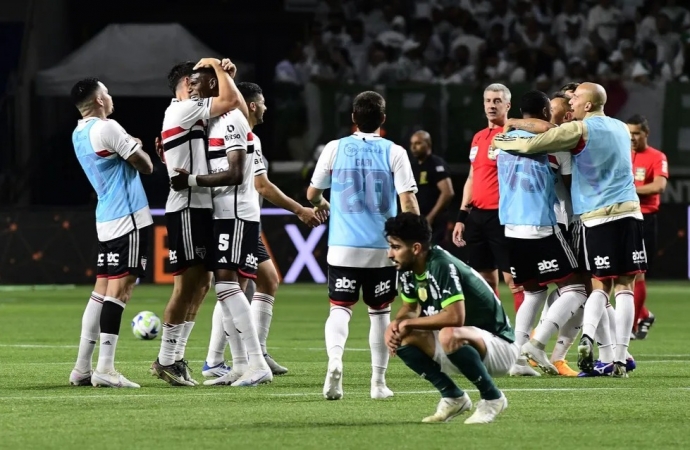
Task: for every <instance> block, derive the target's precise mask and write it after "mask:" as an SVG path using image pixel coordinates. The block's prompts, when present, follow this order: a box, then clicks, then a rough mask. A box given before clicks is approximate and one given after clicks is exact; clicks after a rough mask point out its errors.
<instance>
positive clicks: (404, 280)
mask: <svg viewBox="0 0 690 450" xmlns="http://www.w3.org/2000/svg"><path fill="white" fill-rule="evenodd" d="M413 277H414V275H413V274H412V272H403V273H402V274H401V275H400V298H402V301H403V302H405V303H417V299H418V297H417V292H416V291H415V289H414V281H413Z"/></svg>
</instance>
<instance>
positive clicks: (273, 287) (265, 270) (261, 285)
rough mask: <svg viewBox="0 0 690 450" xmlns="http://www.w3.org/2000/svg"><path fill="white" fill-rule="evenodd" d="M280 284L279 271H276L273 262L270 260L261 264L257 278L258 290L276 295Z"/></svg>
mask: <svg viewBox="0 0 690 450" xmlns="http://www.w3.org/2000/svg"><path fill="white" fill-rule="evenodd" d="M268 266H270V267H268ZM279 284H280V281H279V280H278V272H276V270H275V268H274V267H273V264H272V263H270V262H268V261H267V262H264V263H263V264H261V265H260V266H259V275H258V277H257V279H256V290H257V292H261V293H262V294H268V295H270V296H273V297H275V294H276V292H277V291H278V285H279Z"/></svg>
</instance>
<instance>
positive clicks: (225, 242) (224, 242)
mask: <svg viewBox="0 0 690 450" xmlns="http://www.w3.org/2000/svg"><path fill="white" fill-rule="evenodd" d="M228 248H230V235H229V234H220V235H218V250H220V251H221V252H224V251H226V250H227V249H228Z"/></svg>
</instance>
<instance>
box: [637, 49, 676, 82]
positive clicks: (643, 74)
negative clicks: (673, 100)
mask: <svg viewBox="0 0 690 450" xmlns="http://www.w3.org/2000/svg"><path fill="white" fill-rule="evenodd" d="M631 77H632V79H633V81H636V82H638V83H642V84H648V83H651V82H656V81H670V80H672V79H673V71H672V70H671V66H670V65H669V64H668V63H667V62H665V61H659V56H658V51H657V46H656V44H655V43H654V42H651V41H645V42H643V43H642V57H641V58H640V59H639V60H638V61H637V63H636V64H635V66H634V67H633V70H632V74H631Z"/></svg>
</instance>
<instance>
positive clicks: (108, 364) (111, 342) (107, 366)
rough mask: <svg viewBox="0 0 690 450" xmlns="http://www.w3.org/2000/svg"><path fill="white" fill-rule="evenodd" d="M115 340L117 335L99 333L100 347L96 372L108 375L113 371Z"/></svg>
mask: <svg viewBox="0 0 690 450" xmlns="http://www.w3.org/2000/svg"><path fill="white" fill-rule="evenodd" d="M117 338H118V336H117V334H108V333H101V345H100V347H99V349H98V365H97V366H96V371H97V372H100V373H108V372H112V371H114V370H115V349H116V348H117Z"/></svg>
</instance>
